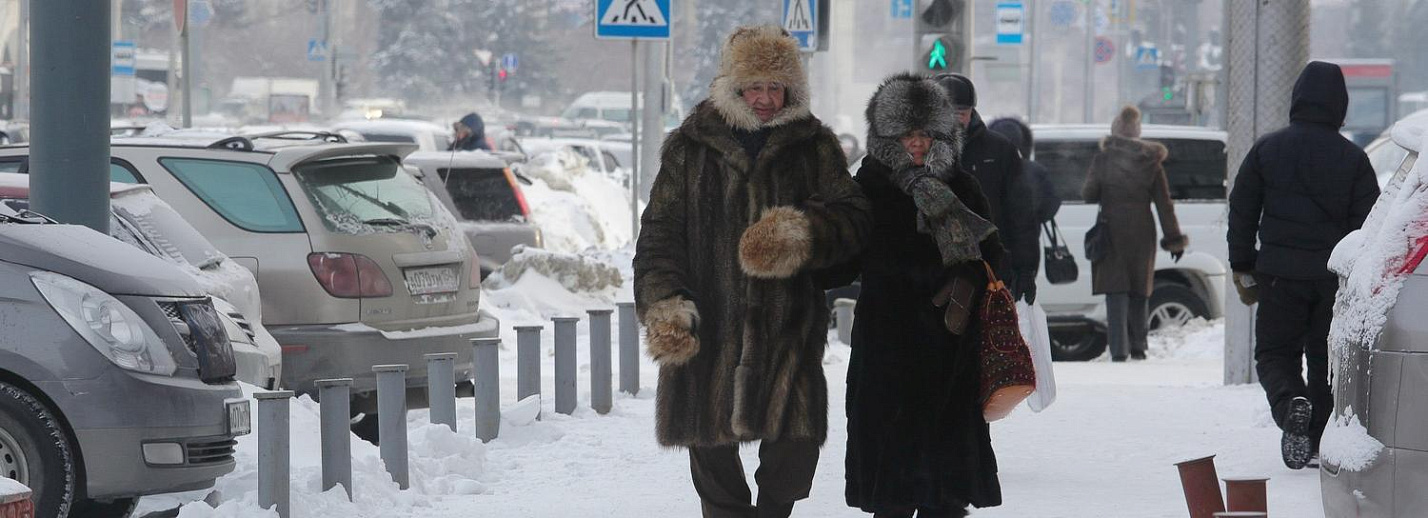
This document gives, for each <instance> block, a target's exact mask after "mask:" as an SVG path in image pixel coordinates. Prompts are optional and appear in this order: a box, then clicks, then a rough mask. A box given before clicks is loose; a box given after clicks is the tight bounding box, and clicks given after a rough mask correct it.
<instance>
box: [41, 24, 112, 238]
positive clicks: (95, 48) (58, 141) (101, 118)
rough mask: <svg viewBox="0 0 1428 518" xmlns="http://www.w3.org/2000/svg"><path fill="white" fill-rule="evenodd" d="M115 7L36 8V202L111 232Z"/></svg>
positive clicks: (66, 218)
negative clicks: (111, 37)
mask: <svg viewBox="0 0 1428 518" xmlns="http://www.w3.org/2000/svg"><path fill="white" fill-rule="evenodd" d="M110 5H111V4H110V3H109V2H54V1H47V2H36V3H35V5H34V11H33V13H32V14H33V15H34V20H33V21H34V31H33V34H34V38H35V41H34V43H35V45H34V48H33V49H32V50H33V51H34V55H33V58H34V62H36V63H42V64H43V66H39V67H35V70H34V74H33V77H32V78H31V80H32V81H34V91H36V92H40V95H39V96H36V97H35V103H34V114H33V115H34V118H33V121H32V122H31V124H30V140H31V145H30V191H31V192H30V202H31V205H32V206H33V207H34V209H35V211H36V212H40V213H42V214H45V215H48V216H50V217H51V218H54V219H56V220H58V221H60V222H61V223H70V224H76V225H84V226H87V227H89V228H92V229H94V230H97V231H99V232H100V233H103V234H108V233H109V69H110V67H109V53H110V46H111V44H110V41H109V16H110Z"/></svg>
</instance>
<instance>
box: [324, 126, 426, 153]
mask: <svg viewBox="0 0 1428 518" xmlns="http://www.w3.org/2000/svg"><path fill="white" fill-rule="evenodd" d="M332 128H333V129H334V130H336V131H339V132H344V131H351V132H355V133H357V134H359V135H362V139H363V140H365V141H367V142H399V143H403V144H416V145H417V151H446V150H448V149H450V148H451V142H452V140H453V136H452V134H451V129H450V128H447V127H443V126H440V125H437V124H435V123H431V122H426V121H418V120H400V119H378V120H357V121H348V122H341V123H338V124H335V125H333V127H332Z"/></svg>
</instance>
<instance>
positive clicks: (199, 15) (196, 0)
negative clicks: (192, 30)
mask: <svg viewBox="0 0 1428 518" xmlns="http://www.w3.org/2000/svg"><path fill="white" fill-rule="evenodd" d="M188 20H189V21H190V22H193V24H194V25H195V26H198V27H207V26H208V23H209V22H211V21H213V4H210V3H208V0H193V1H191V2H189V4H188Z"/></svg>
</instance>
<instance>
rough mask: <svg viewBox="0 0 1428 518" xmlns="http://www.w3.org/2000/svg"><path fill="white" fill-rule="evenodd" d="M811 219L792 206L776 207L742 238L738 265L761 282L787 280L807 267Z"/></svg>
mask: <svg viewBox="0 0 1428 518" xmlns="http://www.w3.org/2000/svg"><path fill="white" fill-rule="evenodd" d="M809 226H810V223H809V221H808V216H806V215H804V214H803V211H800V210H798V209H795V208H793V207H774V208H772V209H768V210H766V211H764V215H763V217H762V218H759V221H758V222H756V223H754V224H753V225H749V228H748V229H745V230H744V235H743V237H741V238H739V266H740V267H742V268H743V269H744V273H745V274H747V275H748V276H750V277H754V278H758V279H787V278H789V277H793V276H794V275H795V274H797V273H798V271H799V270H800V269H802V268H803V266H804V265H805V264H808V258H809V256H810V255H811V254H812V253H813V237H812V234H811V231H810V229H809Z"/></svg>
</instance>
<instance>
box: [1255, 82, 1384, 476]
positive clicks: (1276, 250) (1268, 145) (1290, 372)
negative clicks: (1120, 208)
mask: <svg viewBox="0 0 1428 518" xmlns="http://www.w3.org/2000/svg"><path fill="white" fill-rule="evenodd" d="M1348 107H1349V94H1348V89H1347V88H1346V87H1345V86H1344V74H1343V71H1341V70H1340V69H1339V66H1338V65H1334V64H1330V63H1324V62H1320V61H1315V62H1312V63H1309V65H1308V66H1306V67H1305V68H1304V71H1303V73H1301V74H1300V76H1299V80H1298V82H1296V83H1295V84H1294V93H1293V100H1292V103H1291V105H1290V109H1289V119H1290V123H1289V126H1288V127H1286V128H1284V129H1281V130H1279V131H1276V132H1273V133H1270V134H1268V135H1265V136H1264V137H1262V138H1260V139H1259V141H1258V142H1256V143H1255V145H1254V147H1253V148H1251V149H1250V151H1249V154H1248V155H1246V156H1245V159H1244V163H1242V164H1241V165H1240V171H1239V174H1238V175H1237V176H1236V177H1235V185H1234V190H1232V191H1230V226H1229V233H1228V239H1229V248H1230V267H1231V269H1232V270H1234V283H1235V289H1236V290H1237V291H1238V292H1239V296H1240V300H1241V301H1242V302H1244V303H1245V304H1246V305H1251V304H1254V303H1255V302H1258V303H1259V313H1258V316H1257V317H1256V320H1255V338H1256V340H1257V343H1256V344H1255V361H1256V362H1257V363H1256V367H1255V368H1256V370H1257V372H1258V373H1259V380H1260V385H1262V386H1263V387H1264V391H1265V395H1266V396H1267V397H1268V398H1269V404H1270V409H1271V411H1272V413H1273V415H1274V421H1275V423H1277V424H1278V425H1279V427H1280V429H1282V430H1283V431H1284V436H1283V439H1282V441H1281V444H1280V450H1281V454H1282V455H1283V457H1284V463H1285V465H1287V466H1289V467H1290V468H1291V469H1300V468H1303V467H1304V466H1306V465H1307V464H1308V463H1309V461H1310V460H1311V459H1312V457H1313V456H1314V455H1315V452H1317V451H1318V445H1319V436H1320V435H1321V434H1323V432H1324V427H1325V425H1326V424H1327V423H1328V421H1329V414H1330V412H1331V411H1332V407H1333V403H1334V401H1333V394H1332V393H1331V392H1330V390H1329V367H1328V337H1329V322H1330V320H1332V319H1333V309H1334V295H1335V293H1336V292H1337V290H1338V286H1339V285H1338V279H1336V278H1335V277H1334V274H1333V273H1331V272H1330V271H1329V266H1328V263H1329V255H1330V254H1331V253H1332V252H1333V250H1334V246H1335V245H1337V244H1338V242H1339V240H1341V239H1343V238H1344V236H1346V235H1348V234H1349V233H1350V232H1352V231H1354V230H1357V229H1358V228H1359V227H1360V226H1362V225H1363V223H1364V219H1365V218H1367V217H1368V214H1369V211H1370V210H1371V209H1372V208H1373V205H1374V202H1375V201H1376V200H1377V199H1378V194H1379V192H1378V182H1377V181H1376V179H1375V177H1374V172H1373V167H1372V166H1371V165H1370V164H1369V159H1368V156H1367V155H1365V154H1364V152H1363V150H1362V149H1359V147H1358V146H1355V145H1354V144H1353V143H1352V142H1349V141H1348V140H1347V139H1345V138H1344V137H1343V136H1342V135H1340V134H1339V128H1341V127H1343V125H1344V119H1345V116H1346V115H1347V113H1348ZM1256 242H1258V247H1256ZM1306 360H1307V362H1308V370H1309V373H1308V374H1309V376H1308V380H1307V381H1306V380H1305V379H1304V377H1303V376H1302V375H1301V372H1302V370H1303V366H1302V365H1303V364H1302V362H1303V361H1306Z"/></svg>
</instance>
